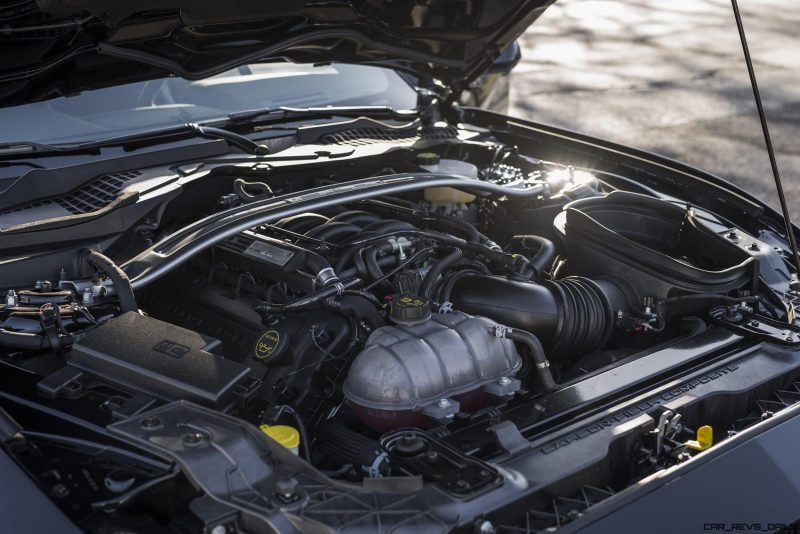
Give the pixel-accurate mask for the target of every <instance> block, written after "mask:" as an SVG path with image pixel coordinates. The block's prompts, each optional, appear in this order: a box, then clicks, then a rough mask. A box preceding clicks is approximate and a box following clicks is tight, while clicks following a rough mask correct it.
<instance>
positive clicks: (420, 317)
mask: <svg viewBox="0 0 800 534" xmlns="http://www.w3.org/2000/svg"><path fill="white" fill-rule="evenodd" d="M389 318H390V319H391V320H392V321H393V322H395V323H397V324H405V325H412V324H417V323H422V322H424V321H427V320H428V319H430V318H431V301H430V300H428V299H426V298H425V297H417V296H414V295H402V296H400V297H397V298H396V299H393V300H392V304H391V307H390V314H389Z"/></svg>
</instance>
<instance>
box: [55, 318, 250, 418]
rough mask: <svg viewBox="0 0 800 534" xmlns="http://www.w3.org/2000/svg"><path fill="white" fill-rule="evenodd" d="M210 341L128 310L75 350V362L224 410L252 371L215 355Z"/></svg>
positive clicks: (143, 388)
mask: <svg viewBox="0 0 800 534" xmlns="http://www.w3.org/2000/svg"><path fill="white" fill-rule="evenodd" d="M219 345H220V342H219V341H218V340H216V339H213V338H209V337H206V336H203V335H201V334H198V333H197V332H193V331H191V330H187V329H185V328H181V327H179V326H175V325H172V324H169V323H165V322H163V321H159V320H158V319H153V318H151V317H146V316H144V315H140V314H138V313H134V312H128V313H125V314H123V315H120V316H119V317H115V318H114V319H111V320H109V321H108V322H106V323H104V324H102V325H100V326H98V327H97V328H95V329H94V330H92V331H91V332H89V333H88V334H86V336H85V337H84V338H83V339H81V341H80V342H79V343H76V344H75V345H73V347H72V351H71V353H70V356H69V363H70V364H71V365H72V366H74V367H77V368H79V369H81V370H83V371H86V372H89V373H91V374H93V375H97V376H100V377H102V378H105V379H108V380H109V381H111V382H116V383H119V384H122V385H125V386H128V387H132V388H134V389H137V390H140V391H143V392H145V393H148V394H150V395H153V396H155V397H159V398H163V399H167V400H176V399H182V400H191V401H194V402H197V403H199V404H204V405H206V406H211V407H216V408H219V407H222V406H223V405H225V404H227V403H228V402H229V401H231V400H232V399H233V396H234V394H235V393H236V389H237V386H238V385H240V384H242V383H243V382H244V381H245V379H247V378H248V374H249V372H250V369H249V368H248V367H246V366H244V365H241V364H239V363H236V362H233V361H230V360H226V359H224V358H222V357H221V356H218V355H215V354H213V352H215V351H216V350H217V349H218V347H219Z"/></svg>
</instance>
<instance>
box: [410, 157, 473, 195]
mask: <svg viewBox="0 0 800 534" xmlns="http://www.w3.org/2000/svg"><path fill="white" fill-rule="evenodd" d="M417 163H418V164H419V166H420V167H421V168H423V169H425V170H426V171H428V172H435V173H443V174H455V175H458V176H463V177H465V178H470V179H472V180H477V179H478V167H476V166H475V165H473V164H472V163H467V162H466V161H459V160H457V159H441V158H439V154H436V153H434V152H423V153H421V154H419V155H418V156H417ZM425 200H427V201H428V202H433V203H434V204H469V203H470V202H472V201H473V200H475V195H471V194H469V193H465V192H463V191H459V190H458V189H453V188H452V187H433V188H430V189H426V190H425Z"/></svg>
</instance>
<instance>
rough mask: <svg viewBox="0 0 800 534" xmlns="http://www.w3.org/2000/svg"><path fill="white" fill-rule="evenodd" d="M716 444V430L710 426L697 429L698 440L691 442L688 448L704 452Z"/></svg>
mask: <svg viewBox="0 0 800 534" xmlns="http://www.w3.org/2000/svg"><path fill="white" fill-rule="evenodd" d="M713 444H714V429H713V428H711V427H710V426H709V425H704V426H701V427H700V428H698V429H697V439H694V440H689V441H687V442H686V446H687V447H688V448H690V449H692V450H695V451H704V450H706V449H708V448H709V447H711V446H712V445H713Z"/></svg>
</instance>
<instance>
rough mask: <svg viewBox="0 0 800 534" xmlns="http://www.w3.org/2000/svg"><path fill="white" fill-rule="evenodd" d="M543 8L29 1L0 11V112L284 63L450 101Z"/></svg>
mask: <svg viewBox="0 0 800 534" xmlns="http://www.w3.org/2000/svg"><path fill="white" fill-rule="evenodd" d="M553 2H554V0H513V1H511V0H509V1H503V2H497V1H490V0H430V1H418V0H412V1H409V0H403V1H392V2H379V1H375V0H353V1H337V0H334V1H326V2H312V1H307V2H304V1H303V0H277V1H276V0H272V1H257V0H227V1H226V2H218V1H214V2H211V1H198V0H137V1H135V2H134V1H131V0H124V1H115V2H104V1H100V0H37V1H33V0H31V1H30V2H23V3H15V4H14V5H12V6H8V7H4V8H0V15H2V19H5V20H11V21H12V22H10V23H8V24H5V25H0V36H2V38H0V51H2V54H3V58H4V60H3V65H2V66H1V67H0V106H9V105H16V104H20V103H25V102H32V101H37V100H45V99H48V98H53V97H57V96H63V95H70V94H76V93H79V92H81V91H84V90H88V89H96V88H100V87H106V86H111V85H119V84H123V83H131V82H134V81H141V80H147V79H152V78H157V77H163V76H165V75H169V74H173V75H177V76H181V77H183V78H187V79H200V78H204V77H207V76H211V75H214V74H217V73H220V72H223V71H225V70H227V69H230V68H234V67H237V66H239V65H242V64H246V63H252V62H258V61H269V60H280V59H287V60H290V61H295V62H303V63H319V62H348V63H369V64H375V65H380V66H384V67H390V68H394V69H398V70H403V71H405V72H410V73H412V74H414V75H415V76H417V77H418V78H419V79H420V80H421V83H422V84H423V85H432V84H434V83H435V81H436V80H438V81H439V82H441V83H442V84H443V85H444V86H445V87H446V88H448V89H453V90H459V89H461V88H463V87H464V84H466V83H469V81H471V80H472V79H474V78H476V77H477V76H478V75H480V74H481V73H482V72H484V71H485V70H486V68H487V67H488V66H489V65H491V63H492V61H493V60H494V59H495V58H497V57H498V56H499V55H500V54H501V53H502V52H503V50H505V49H506V48H507V47H508V46H509V45H510V44H511V43H512V42H513V41H514V39H516V38H517V37H518V36H519V35H520V34H521V33H522V32H523V31H524V30H525V29H526V28H527V27H528V26H529V25H530V24H531V23H532V22H533V21H534V20H536V19H537V18H538V17H539V16H540V15H541V14H542V12H543V11H544V10H545V9H546V8H547V7H548V6H549V5H550V4H552V3H553Z"/></svg>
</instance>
